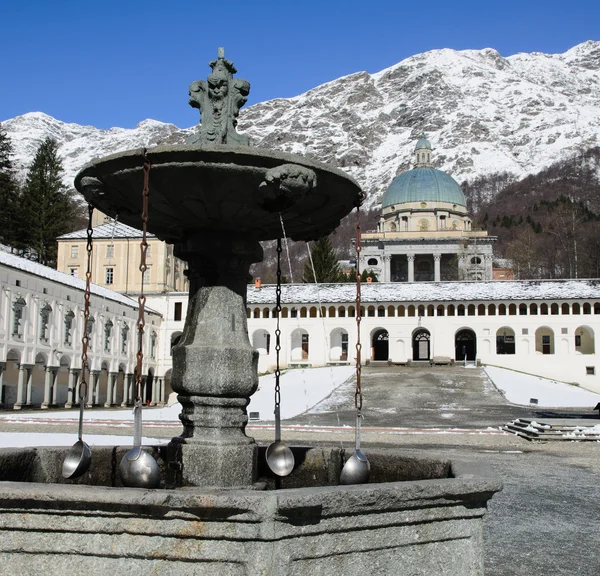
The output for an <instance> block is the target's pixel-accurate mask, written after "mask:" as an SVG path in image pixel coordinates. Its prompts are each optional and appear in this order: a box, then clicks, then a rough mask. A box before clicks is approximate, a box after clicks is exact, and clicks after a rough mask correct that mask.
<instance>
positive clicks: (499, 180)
mask: <svg viewBox="0 0 600 576" xmlns="http://www.w3.org/2000/svg"><path fill="white" fill-rule="evenodd" d="M461 187H462V189H463V191H464V192H465V196H466V198H467V207H468V209H469V212H470V213H471V214H472V215H473V229H480V230H487V231H488V234H489V235H490V236H495V237H497V238H498V240H497V242H496V243H495V245H494V255H495V260H496V265H505V262H504V260H510V261H511V265H512V267H513V269H514V271H515V277H516V278H519V279H523V280H525V279H542V278H598V277H600V148H599V147H595V148H591V149H589V150H587V151H585V152H583V153H579V154H575V155H573V156H572V157H571V158H569V159H567V160H563V161H561V162H557V163H555V164H553V165H552V166H550V167H548V168H547V169H546V170H543V171H542V172H539V173H538V174H535V175H531V176H527V177H526V178H523V179H522V180H517V179H516V178H515V177H514V176H513V175H511V174H507V173H498V174H492V175H490V176H487V177H480V178H477V179H474V180H472V181H464V182H462V183H461ZM379 216H380V207H379V206H377V207H376V208H375V209H371V210H362V211H361V228H362V230H363V231H367V230H373V229H375V228H376V226H377V222H378V220H379ZM355 237H356V214H355V213H354V212H353V213H352V214H349V215H348V216H346V218H344V219H343V220H342V222H341V224H340V226H339V227H338V228H337V229H336V231H335V232H334V233H333V234H332V235H331V236H330V240H331V244H332V246H333V248H334V249H335V251H336V253H337V256H338V258H339V259H340V260H350V259H353V258H354V245H353V243H352V240H353V239H354V238H355ZM263 248H264V250H265V259H264V261H263V262H262V263H260V264H256V265H254V267H253V268H252V270H251V272H252V274H253V275H254V276H255V277H261V278H262V280H263V282H265V283H273V282H274V281H275V245H274V243H272V242H271V243H269V242H266V243H264V244H263ZM288 251H289V261H288V257H287V252H286V251H285V250H284V254H283V256H282V262H283V264H282V268H283V273H284V276H285V277H286V279H287V280H289V279H290V277H291V278H292V279H293V280H294V281H295V282H299V281H301V278H302V274H303V270H304V266H305V263H306V261H307V260H308V252H307V248H306V243H305V242H288ZM288 262H289V263H288ZM290 264H291V273H290Z"/></svg>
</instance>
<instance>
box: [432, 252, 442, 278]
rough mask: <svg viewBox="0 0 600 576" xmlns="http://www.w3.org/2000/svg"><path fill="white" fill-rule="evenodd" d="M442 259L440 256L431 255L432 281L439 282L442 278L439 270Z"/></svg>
mask: <svg viewBox="0 0 600 576" xmlns="http://www.w3.org/2000/svg"><path fill="white" fill-rule="evenodd" d="M441 259H442V255H441V254H434V255H433V281H434V282H439V281H440V280H441V278H442V274H441V270H440V261H441Z"/></svg>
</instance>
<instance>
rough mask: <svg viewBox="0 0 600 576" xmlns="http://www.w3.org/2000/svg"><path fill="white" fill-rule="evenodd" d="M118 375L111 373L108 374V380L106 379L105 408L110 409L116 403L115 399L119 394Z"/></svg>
mask: <svg viewBox="0 0 600 576" xmlns="http://www.w3.org/2000/svg"><path fill="white" fill-rule="evenodd" d="M118 376H119V374H118V373H115V372H110V373H109V374H108V378H107V379H106V402H105V404H104V407H105V408H110V407H111V406H112V405H113V404H114V403H115V397H116V395H117V394H116V392H117V377H118Z"/></svg>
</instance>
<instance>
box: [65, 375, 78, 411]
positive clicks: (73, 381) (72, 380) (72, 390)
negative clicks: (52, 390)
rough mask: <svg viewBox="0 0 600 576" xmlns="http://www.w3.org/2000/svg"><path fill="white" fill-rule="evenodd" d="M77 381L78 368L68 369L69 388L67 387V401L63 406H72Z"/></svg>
mask: <svg viewBox="0 0 600 576" xmlns="http://www.w3.org/2000/svg"><path fill="white" fill-rule="evenodd" d="M78 381H79V370H77V369H74V368H71V369H70V370H69V388H68V389H67V401H66V402H65V408H72V407H73V400H74V396H75V390H76V389H77V382H78Z"/></svg>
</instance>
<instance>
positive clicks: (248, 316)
mask: <svg viewBox="0 0 600 576" xmlns="http://www.w3.org/2000/svg"><path fill="white" fill-rule="evenodd" d="M250 315H251V314H250V308H246V318H250Z"/></svg>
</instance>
